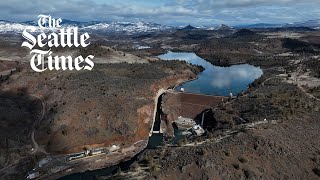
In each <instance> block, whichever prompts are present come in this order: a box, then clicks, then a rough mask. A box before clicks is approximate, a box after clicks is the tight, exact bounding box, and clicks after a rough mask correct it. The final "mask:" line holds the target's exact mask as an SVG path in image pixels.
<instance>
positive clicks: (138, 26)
mask: <svg viewBox="0 0 320 180" xmlns="http://www.w3.org/2000/svg"><path fill="white" fill-rule="evenodd" d="M27 26H36V27H38V24H37V21H24V22H10V21H5V20H0V33H2V34H3V33H22V31H23V30H24V29H25V28H26V27H27ZM62 26H63V27H78V28H79V29H80V30H84V31H88V32H96V33H126V34H136V33H151V32H157V31H164V30H171V29H179V30H187V31H189V30H195V29H206V30H218V31H228V30H231V29H234V28H235V29H241V28H248V29H250V28H294V27H305V28H312V29H320V19H315V20H308V21H302V22H295V23H286V24H268V23H258V24H249V25H237V26H228V25H225V24H221V25H217V26H199V27H194V26H191V25H188V26H186V27H182V28H181V27H180V28H179V27H172V26H165V25H161V24H157V23H150V22H141V21H140V22H110V21H89V22H80V21H72V20H67V19H64V20H63V21H62Z"/></svg>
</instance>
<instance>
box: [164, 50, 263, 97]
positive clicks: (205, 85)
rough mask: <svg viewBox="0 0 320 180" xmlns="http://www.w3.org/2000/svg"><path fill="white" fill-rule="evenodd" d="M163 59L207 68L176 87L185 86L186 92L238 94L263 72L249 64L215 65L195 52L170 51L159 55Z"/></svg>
mask: <svg viewBox="0 0 320 180" xmlns="http://www.w3.org/2000/svg"><path fill="white" fill-rule="evenodd" d="M158 57H159V58H161V59H163V60H185V61H186V62H188V63H190V64H194V65H201V66H203V67H204V68H205V70H204V71H203V72H201V73H200V74H199V75H198V79H196V80H193V81H189V82H186V83H184V84H182V85H181V86H178V87H177V88H176V90H177V91H179V90H180V89H181V88H184V90H185V92H190V93H197V94H207V95H217V96H229V95H230V93H232V94H233V95H237V94H238V93H239V92H241V91H244V90H246V89H247V88H248V86H249V84H251V83H252V82H253V81H254V80H256V79H258V78H259V77H261V75H262V74H263V72H262V70H261V69H260V68H259V67H255V66H252V65H248V64H241V65H233V66H230V67H219V66H214V65H212V64H211V63H209V62H207V61H205V60H204V59H202V58H200V57H199V56H197V55H196V54H195V53H176V52H171V51H169V52H168V53H166V54H163V55H160V56H158Z"/></svg>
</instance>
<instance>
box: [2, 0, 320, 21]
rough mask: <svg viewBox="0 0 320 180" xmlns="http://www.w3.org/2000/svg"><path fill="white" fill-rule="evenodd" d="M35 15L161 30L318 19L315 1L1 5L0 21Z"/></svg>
mask: <svg viewBox="0 0 320 180" xmlns="http://www.w3.org/2000/svg"><path fill="white" fill-rule="evenodd" d="M39 14H46V15H49V14H50V15H51V16H53V17H56V18H62V19H69V20H77V21H126V22H127V21H131V22H132V21H134V22H135V21H144V22H154V23H159V24H164V25H172V26H183V25H188V24H191V25H194V26H200V25H206V26H210V25H218V24H227V25H243V24H255V23H272V24H280V23H291V22H299V21H305V20H313V19H320V1H319V0H54V1H52V0H27V1H26V0H10V1H6V0H1V1H0V19H1V20H9V21H16V22H22V21H27V20H37V16H38V15H39Z"/></svg>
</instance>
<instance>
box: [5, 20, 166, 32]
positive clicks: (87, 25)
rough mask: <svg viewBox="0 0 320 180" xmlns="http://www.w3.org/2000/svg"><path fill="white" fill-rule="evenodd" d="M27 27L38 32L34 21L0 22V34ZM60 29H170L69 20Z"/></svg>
mask: <svg viewBox="0 0 320 180" xmlns="http://www.w3.org/2000/svg"><path fill="white" fill-rule="evenodd" d="M28 26H34V27H36V28H37V29H38V30H39V31H40V28H39V27H38V25H37V22H36V21H26V22H22V23H15V22H9V21H0V33H22V32H23V30H24V29H25V28H26V27H28ZM62 27H65V28H69V27H78V28H79V30H80V31H82V30H83V31H89V32H97V33H116V32H124V33H127V34H134V33H146V32H156V31H161V30H167V29H170V28H171V27H169V26H163V25H160V24H155V23H145V22H100V21H92V22H78V21H70V20H63V21H62Z"/></svg>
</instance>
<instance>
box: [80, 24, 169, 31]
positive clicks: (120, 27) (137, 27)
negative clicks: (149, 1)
mask: <svg viewBox="0 0 320 180" xmlns="http://www.w3.org/2000/svg"><path fill="white" fill-rule="evenodd" d="M82 29H83V30H86V31H90V30H91V31H99V32H126V33H129V34H133V33H142V32H155V31H161V30H166V29H170V27H168V26H163V25H160V24H155V23H145V22H112V23H105V22H101V23H97V24H93V25H90V26H86V27H84V28H82Z"/></svg>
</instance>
